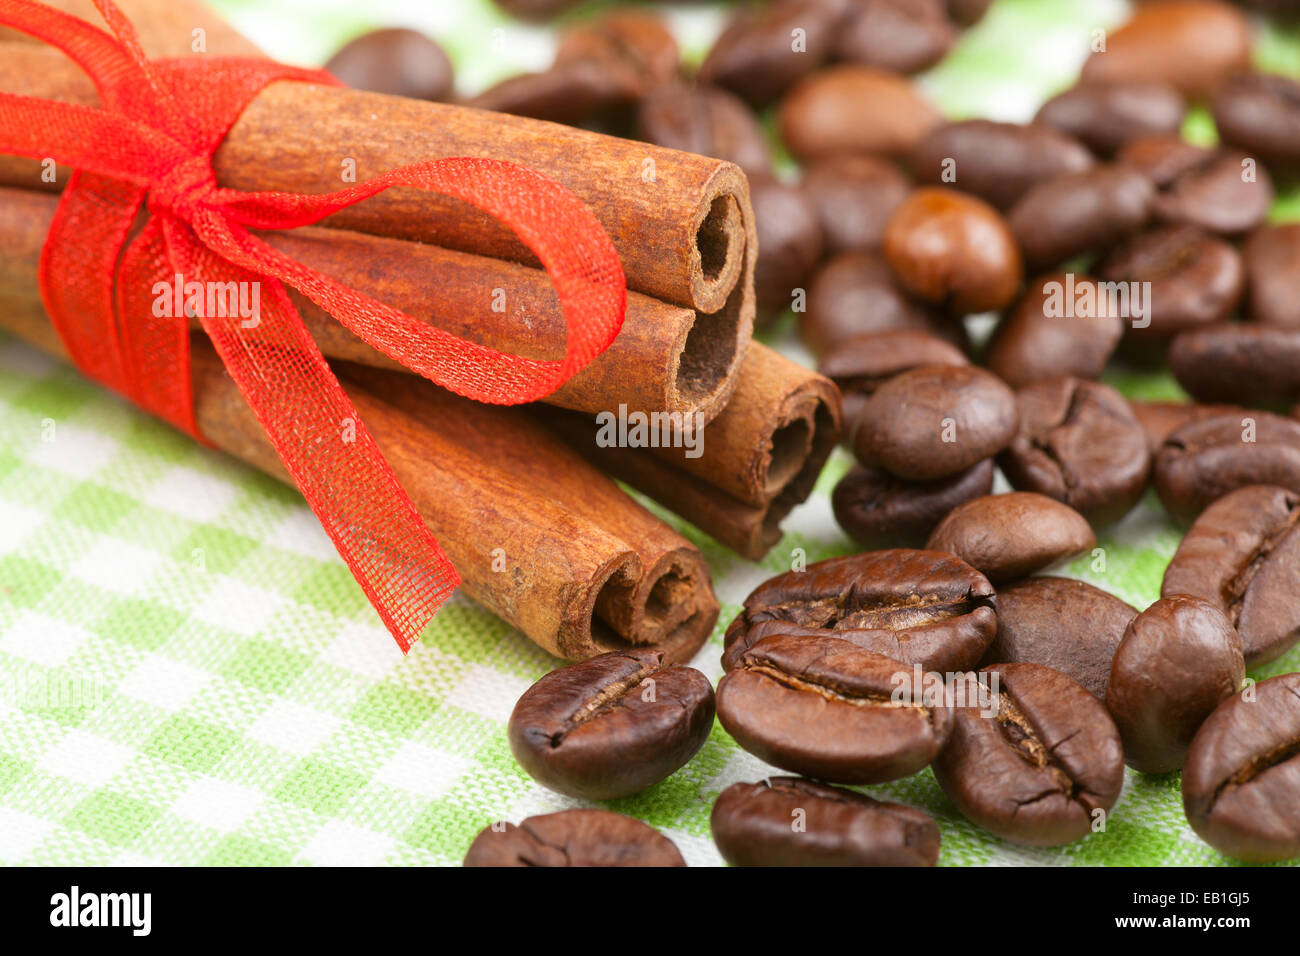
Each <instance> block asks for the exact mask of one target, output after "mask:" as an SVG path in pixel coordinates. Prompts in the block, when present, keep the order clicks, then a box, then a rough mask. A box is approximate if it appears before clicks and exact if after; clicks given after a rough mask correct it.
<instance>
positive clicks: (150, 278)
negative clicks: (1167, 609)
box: [0, 0, 627, 651]
mask: <svg viewBox="0 0 1300 956" xmlns="http://www.w3.org/2000/svg"><path fill="white" fill-rule="evenodd" d="M95 6H96V7H97V8H98V9H99V11H100V13H101V14H102V15H103V17H104V20H105V22H106V23H107V24H108V25H109V28H110V29H111V30H112V35H110V34H108V33H106V32H104V31H103V30H101V29H99V28H97V27H95V26H92V25H91V24H89V23H86V22H85V21H83V20H79V19H77V18H76V17H72V16H69V15H67V14H64V13H61V12H59V11H57V10H54V9H52V8H49V7H46V6H44V5H43V4H40V3H35V2H31V0H0V23H2V24H4V25H6V26H11V27H14V28H16V29H18V30H21V31H22V32H24V33H27V34H30V35H32V36H34V37H37V38H38V39H41V40H44V41H46V42H47V43H50V44H52V45H54V46H56V47H58V48H60V49H61V50H63V51H64V52H65V53H67V54H68V55H69V56H70V57H71V58H72V59H73V60H75V61H76V62H77V64H78V65H79V66H80V67H81V68H82V69H83V70H85V71H86V73H88V74H89V75H90V77H91V78H92V79H93V80H94V81H95V85H96V87H97V89H98V91H99V97H100V100H101V102H102V104H103V108H102V109H90V108H87V107H84V106H77V105H73V104H68V103H58V102H53V101H48V100H40V99H35V98H32V97H25V96H16V95H13V94H7V93H5V94H0V152H4V153H11V154H16V155H22V156H28V157H32V158H37V159H40V158H51V159H54V160H56V161H57V162H60V163H63V164H65V165H67V166H71V167H73V168H74V169H76V170H77V172H75V173H74V174H73V176H72V179H71V180H70V182H69V183H68V187H67V189H65V190H64V192H63V198H62V200H61V201H60V203H59V207H58V211H57V213H56V215H55V218H54V222H53V223H52V225H51V227H50V232H49V235H48V237H47V238H46V242H45V247H44V249H43V252H42V257H41V295H42V298H43V299H44V302H45V307H46V310H47V311H48V312H49V315H50V319H51V320H52V322H53V324H54V327H55V328H56V329H57V330H58V332H59V335H60V337H61V338H62V340H63V342H64V344H65V345H66V346H67V349H68V353H69V354H70V355H71V357H72V359H73V361H74V362H75V363H76V364H77V366H78V367H79V368H80V369H81V370H82V371H83V372H85V374H87V375H88V376H90V377H92V378H94V379H96V380H98V381H99V382H102V383H103V384H105V385H107V386H109V387H110V388H113V389H115V390H117V391H118V392H120V393H121V394H123V395H125V396H127V397H128V398H130V399H131V400H132V401H134V402H136V403H137V404H139V405H141V406H142V407H144V408H145V409H147V410H149V411H151V412H153V413H154V414H156V415H158V416H159V417H161V418H163V419H166V420H167V421H168V422H170V423H172V424H173V425H175V426H176V427H178V428H181V429H183V430H185V431H187V432H189V433H190V434H192V435H194V436H195V437H201V436H199V435H198V431H197V427H196V425H195V422H194V408H193V396H192V395H191V389H190V375H189V331H188V325H187V322H186V320H185V317H183V316H180V317H175V318H172V317H166V318H160V317H157V316H155V315H154V308H153V305H154V301H155V292H154V289H155V285H156V284H157V283H160V282H161V283H164V284H165V285H166V286H167V287H171V285H172V284H173V281H174V277H176V276H184V277H185V279H186V281H187V282H188V281H197V282H202V283H205V284H206V283H209V282H219V283H229V282H237V283H241V282H243V283H260V290H259V291H260V299H261V309H260V315H259V316H258V317H257V321H256V322H253V321H251V320H249V321H245V320H244V319H243V318H241V317H240V316H232V317H214V316H210V315H206V314H203V315H201V316H200V319H201V321H202V325H203V328H204V330H205V331H206V332H207V334H208V336H209V337H210V338H211V340H212V344H213V345H214V346H215V348H216V351H217V354H218V355H219V356H220V357H221V360H222V362H224V363H225V366H226V369H227V370H228V371H229V373H230V376H231V378H233V379H234V381H235V383H236V384H237V385H238V386H239V390H240V392H241V393H243V396H244V398H245V399H246V400H247V402H248V404H249V406H250V407H251V408H252V409H253V411H254V413H256V415H257V418H258V420H259V421H260V422H261V424H262V426H263V427H264V428H265V429H266V432H267V435H268V436H269V437H270V439H271V442H272V443H273V444H274V446H275V449H276V451H277V452H278V453H279V455H280V458H281V460H282V461H283V462H284V464H285V466H286V467H287V469H288V471H289V474H290V475H291V476H292V477H293V480H294V481H295V483H296V484H297V485H298V487H299V489H300V490H301V491H302V493H303V496H304V497H305V498H306V499H307V503H308V504H309V505H310V506H311V508H312V510H313V511H314V512H315V513H316V516H317V517H318V518H319V519H320V521H321V524H322V525H323V526H324V527H325V530H326V531H327V532H328V533H329V535H330V537H331V538H332V539H333V541H334V544H335V546H336V547H337V548H338V550H339V553H340V554H341V555H342V556H343V559H344V560H345V561H346V562H347V564H348V567H349V568H350V569H351V570H352V573H353V574H354V575H355V576H356V579H357V581H358V582H359V583H360V584H361V587H362V588H363V589H364V590H365V592H366V595H367V596H368V597H369V598H370V601H371V603H372V604H373V605H374V606H375V609H376V610H377V611H378V612H379V616H380V617H381V618H383V620H384V623H385V624H386V625H387V626H388V628H389V630H390V631H392V633H393V636H394V637H395V638H396V639H397V642H398V644H399V645H401V647H402V650H403V651H406V650H409V648H410V646H411V643H412V642H413V641H414V640H415V638H416V637H417V636H418V635H419V633H420V631H421V629H422V628H423V627H424V625H425V624H427V623H428V621H429V619H430V618H431V617H432V616H433V615H434V613H435V612H436V611H437V610H438V608H439V606H440V605H441V604H442V602H443V601H444V600H446V598H447V597H448V596H450V594H451V592H452V591H453V590H454V589H455V588H456V586H457V585H458V584H459V583H460V578H459V576H458V575H457V574H456V571H455V569H454V568H453V567H452V566H451V563H450V562H449V561H448V560H447V558H446V556H445V555H444V554H443V552H442V549H441V548H439V547H438V543H437V542H436V541H435V540H434V538H433V535H432V534H431V533H430V531H429V529H428V528H427V527H426V526H425V524H424V522H423V520H422V519H421V518H420V516H419V514H418V513H417V512H416V510H415V506H414V505H413V504H412V503H411V500H410V499H409V498H408V497H407V495H406V493H405V492H404V491H403V490H402V488H401V487H400V486H399V485H398V483H397V480H396V478H395V477H394V475H393V473H392V470H391V469H390V468H389V467H388V464H387V462H385V461H384V459H383V456H382V455H381V454H380V453H379V450H378V448H376V447H375V444H374V441H373V439H372V438H371V436H370V434H369V433H368V432H367V431H366V429H365V427H364V425H363V424H362V423H361V421H360V419H359V417H358V416H357V413H356V411H355V410H354V409H353V407H352V403H351V402H350V401H349V400H348V398H347V396H346V395H345V394H344V392H343V390H342V388H340V387H339V383H338V381H337V379H335V377H334V375H333V373H332V372H331V371H330V368H329V366H328V365H327V364H326V362H325V360H324V358H322V356H321V354H320V351H319V350H318V349H317V348H316V345H315V343H314V342H313V341H312V339H311V337H310V336H309V335H308V333H307V331H306V329H305V327H304V326H303V322H302V318H301V317H300V316H299V315H298V313H297V311H296V310H295V309H294V307H293V304H292V303H291V301H290V300H289V297H288V294H287V293H286V291H285V288H284V285H283V284H282V283H287V284H288V285H290V286H292V287H293V288H295V289H297V290H298V291H299V292H301V293H303V294H304V295H306V296H307V297H308V298H309V299H311V300H312V301H313V302H315V303H317V304H318V305H320V306H322V307H323V308H325V309H326V310H328V311H329V312H330V313H331V314H332V315H333V316H334V317H335V318H336V319H338V321H339V322H341V323H342V324H343V325H344V326H346V327H347V328H348V329H350V330H351V331H353V332H354V333H356V334H357V335H359V336H360V337H361V338H363V339H365V341H366V342H368V343H370V344H371V345H372V346H374V347H375V348H377V349H379V350H381V351H382V352H384V353H386V354H387V355H389V356H391V357H392V358H394V359H396V360H398V361H400V362H401V363H402V364H404V365H406V366H407V367H408V368H410V369H412V370H413V371H415V372H418V373H419V374H421V375H423V376H425V377H426V378H429V379H431V380H433V381H434V382H437V383H438V384H439V385H442V386H444V387H446V388H448V389H451V390H452V391H454V392H457V393H459V394H461V395H464V396H466V397H468V398H472V399H475V400H477V401H481V402H492V403H497V404H517V403H521V402H527V401H532V400H534V399H537V398H541V397H543V396H545V395H547V394H549V393H550V392H552V391H554V390H555V389H556V388H558V387H559V386H560V385H562V384H563V383H564V382H565V381H566V380H568V379H569V378H570V377H571V376H572V375H573V374H574V373H575V372H577V371H578V370H579V369H581V368H582V367H583V366H584V365H586V364H587V363H588V362H590V361H591V359H593V358H594V357H595V356H596V355H598V354H600V353H601V352H603V351H604V350H605V349H606V348H607V347H608V346H609V344H610V342H612V341H613V340H614V337H615V336H616V335H617V334H618V331H619V329H620V328H621V326H622V323H623V313H624V307H625V305H626V298H627V293H626V285H625V280H624V277H623V270H622V266H621V265H620V263H619V260H618V254H617V252H616V251H615V250H614V247H613V245H612V244H611V243H610V241H609V238H608V237H607V236H606V235H605V232H604V230H603V229H602V228H601V226H600V224H599V222H598V221H597V220H596V219H595V217H594V216H593V215H592V213H591V212H590V210H588V209H587V207H586V206H584V205H583V204H582V202H581V201H580V200H579V199H578V198H577V197H576V196H574V195H573V194H572V193H570V192H569V191H568V190H566V189H565V188H564V187H562V186H560V185H559V184H558V183H555V182H553V181H551V180H549V179H546V178H545V177H543V176H540V175H539V174H537V173H534V172H532V171H531V170H528V169H526V168H524V167H522V166H518V165H515V164H513V163H505V162H499V161H495V160H490V159H443V160H437V161H433V162H425V163H415V164H412V165H409V166H402V167H400V168H398V169H394V170H392V171H390V172H388V173H385V174H384V175H382V176H379V177H378V178H376V179H372V180H370V181H368V182H365V183H359V184H357V185H355V186H352V187H350V188H348V189H343V190H340V191H339V192H335V193H327V194H322V195H298V194H294V193H276V192H258V193H247V192H239V191H237V190H231V189H223V188H221V187H220V186H218V185H217V182H216V178H215V176H214V174H213V170H212V156H213V154H214V153H215V152H216V149H217V147H218V146H219V145H220V143H221V141H222V139H223V138H224V137H225V135H226V132H227V131H228V130H229V129H230V127H231V126H233V125H234V123H235V120H236V119H237V118H238V117H239V115H240V113H242V112H243V109H244V107H245V106H246V105H247V104H248V102H249V101H250V100H252V98H253V97H254V96H255V95H256V94H257V93H258V92H259V91H260V90H261V89H262V88H263V87H264V86H266V85H267V84H269V83H271V82H274V81H276V80H298V81H302V82H309V83H326V84H331V85H337V81H335V80H334V79H333V78H332V77H330V76H329V75H328V74H326V73H324V72H322V71H316V70H301V69H296V68H293V67H288V66H284V65H282V64H278V63H274V62H271V61H266V60H255V59H236V58H210V59H209V58H204V59H198V58H195V59H190V60H162V61H150V60H148V59H146V57H145V56H144V53H143V51H142V50H141V48H140V43H139V40H138V38H137V36H136V33H135V31H134V29H133V28H132V27H131V24H130V23H129V22H128V21H127V20H126V18H125V16H124V15H123V14H122V12H121V11H120V10H119V9H118V8H117V7H116V6H115V5H114V4H113V3H112V2H110V0H95ZM390 186H414V187H418V188H421V189H428V190H432V191H434V192H438V193H443V194H445V195H448V196H454V197H456V198H459V199H462V200H464V201H466V202H469V203H471V204H473V205H474V206H477V207H478V208H480V209H482V210H484V211H485V212H487V213H489V214H491V215H493V216H495V217H496V218H497V219H499V220H501V221H502V222H504V223H505V224H506V225H507V226H509V227H510V228H511V229H513V230H514V231H515V232H516V233H517V234H518V235H519V237H520V239H522V240H523V242H524V243H525V244H526V245H527V246H528V247H529V248H530V249H531V250H532V251H533V252H534V253H535V254H536V256H537V258H538V259H539V260H540V261H541V263H542V265H543V266H544V267H545V268H546V270H547V272H548V273H550V276H551V279H552V281H553V282H554V284H555V289H556V294H557V296H558V298H559V302H560V305H561V308H562V310H563V313H564V316H565V318H566V321H567V322H568V337H567V341H566V345H565V354H564V358H563V359H560V360H535V359H528V358H523V357H521V356H516V355H510V354H506V353H502V352H499V351H497V350H495V349H491V348H486V347H484V346H482V345H478V344H476V343H473V342H469V341H466V340H464V339H460V338H457V337H456V336H453V335H450V334H448V333H446V332H443V331H441V330H439V329H436V328H432V327H430V326H428V325H426V324H424V323H421V322H418V321H417V320H415V319H413V318H411V317H410V316H408V315H406V314H405V313H402V312H400V311H398V310H396V309H393V308H390V307H389V306H387V305H384V304H383V303H381V302H378V301H376V300H374V299H372V298H370V297H369V296H366V295H363V294H361V293H359V292H357V291H356V290H354V289H350V288H347V287H345V286H343V285H341V284H339V283H338V282H335V281H334V280H332V279H330V278H329V277H328V276H325V275H322V274H320V273H318V272H316V271H314V270H312V269H308V268H306V267H305V266H303V265H301V264H300V263H298V262H296V261H294V260H293V259H290V258H289V257H287V256H285V255H283V254H282V253H280V252H278V251H277V250H275V249H273V248H272V247H271V246H269V245H267V244H266V243H265V242H263V241H262V240H261V239H259V238H257V237H256V236H254V235H253V234H252V233H250V232H249V230H250V229H291V228H294V227H296V226H303V225H309V224H311V223H314V222H317V221H319V220H320V219H322V218H324V217H325V216H327V215H329V214H330V213H333V212H336V211H337V210H339V209H342V208H344V207H345V206H350V205H352V204H353V203H356V202H359V201H361V200H363V199H365V198H367V197H369V196H373V195H375V194H376V193H379V192H382V191H383V190H385V189H387V188H389V187H390ZM142 205H144V206H146V207H147V209H148V212H149V214H150V215H149V218H148V221H147V223H146V224H145V226H144V228H143V230H142V231H141V232H140V233H139V234H138V235H136V236H135V237H134V238H133V239H130V240H129V241H128V235H129V233H130V231H131V226H132V223H133V221H134V220H135V218H136V215H137V213H138V212H139V211H140V209H141V206H142ZM115 276H116V282H115V281H114V279H115ZM236 288H237V287H236ZM246 288H247V287H246ZM205 312H206V310H205ZM349 429H355V433H354V434H355V439H354V440H352V441H344V440H343V437H342V436H343V435H344V434H345V433H346V432H347V431H348V430H349Z"/></svg>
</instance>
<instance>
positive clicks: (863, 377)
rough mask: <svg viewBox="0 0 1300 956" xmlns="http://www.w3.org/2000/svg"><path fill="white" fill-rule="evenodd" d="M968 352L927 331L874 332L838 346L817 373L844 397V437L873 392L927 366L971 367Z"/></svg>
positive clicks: (847, 434)
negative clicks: (896, 377) (890, 381)
mask: <svg viewBox="0 0 1300 956" xmlns="http://www.w3.org/2000/svg"><path fill="white" fill-rule="evenodd" d="M969 364H970V361H969V360H968V359H967V358H966V353H964V352H963V351H962V350H961V349H959V348H957V347H956V346H955V345H952V344H951V343H948V342H945V341H944V340H943V339H940V338H936V337H935V336H933V335H931V334H930V333H928V332H915V331H912V330H911V329H894V330H891V331H886V332H872V333H869V334H867V335H860V336H858V337H857V338H855V339H849V340H848V341H846V342H843V343H841V344H839V345H837V346H836V347H835V349H834V351H832V352H830V353H828V354H827V355H826V356H825V357H823V358H822V360H821V362H820V363H819V364H818V366H817V371H819V372H821V374H823V375H825V376H826V377H827V378H829V379H830V380H831V381H832V382H834V383H835V384H836V386H838V388H839V390H840V394H841V395H843V396H844V421H845V423H846V428H845V437H846V438H847V440H848V441H849V442H852V432H853V429H854V427H855V426H856V424H857V421H858V418H859V416H860V415H861V413H862V409H863V406H865V405H866V403H867V399H869V398H870V397H871V395H872V393H873V392H875V390H876V389H877V388H879V387H880V386H881V385H883V384H884V383H885V382H887V381H889V380H890V379H891V378H893V377H894V376H895V375H900V374H902V373H903V372H906V371H909V370H911V369H914V368H920V367H922V366H925V365H969Z"/></svg>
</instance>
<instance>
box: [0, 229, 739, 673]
mask: <svg viewBox="0 0 1300 956" xmlns="http://www.w3.org/2000/svg"><path fill="white" fill-rule="evenodd" d="M2 251H3V250H2V249H0V252H2ZM0 328H2V329H4V330H6V331H10V332H13V333H15V334H16V335H18V336H19V337H20V338H23V339H25V340H26V341H28V342H29V343H31V344H32V345H35V346H36V347H37V348H39V349H41V350H43V351H45V352H47V353H49V354H51V355H54V356H57V357H59V358H64V359H66V352H65V351H64V349H63V347H62V343H61V342H60V341H59V339H58V336H57V334H56V333H55V332H54V329H53V327H52V326H51V325H50V324H49V320H48V317H47V316H46V315H45V313H44V311H43V309H41V308H40V306H39V303H37V304H36V305H35V306H33V304H32V302H31V301H30V300H22V299H19V300H10V299H6V298H4V296H3V294H0ZM191 378H192V382H193V388H194V403H195V417H196V421H197V423H198V427H199V431H200V433H201V434H202V435H203V436H204V437H205V438H207V439H208V440H209V441H210V442H212V443H213V444H214V445H215V446H216V447H217V448H220V449H222V450H223V451H226V452H228V453H230V454H232V455H234V456H235V457H237V458H240V459H242V460H243V461H245V462H247V463H248V464H250V465H252V466H253V467H255V468H258V469H260V470H262V471H265V472H266V473H267V474H270V475H272V476H273V477H276V478H279V479H281V480H286V481H287V480H288V475H287V474H286V473H285V471H284V468H283V466H282V465H281V463H280V460H279V458H278V457H277V456H276V454H275V451H274V449H273V448H272V447H271V444H270V442H269V440H268V439H267V438H266V435H265V434H264V433H263V431H262V429H261V426H260V425H259V424H258V422H257V420H256V418H255V417H254V416H253V413H252V411H251V410H250V409H249V408H248V406H247V405H246V404H245V402H244V399H243V397H242V396H241V395H240V394H239V391H238V389H237V388H236V387H235V385H234V383H233V381H231V379H230V377H229V376H228V375H226V374H225V370H224V369H223V368H222V366H221V363H220V361H219V360H218V359H217V357H216V354H215V353H214V352H213V351H212V347H211V345H209V344H208V342H207V340H206V338H205V337H204V336H202V335H201V334H200V335H196V336H194V343H193V349H192V367H191ZM341 379H342V380H343V382H344V386H345V390H346V391H347V393H348V396H349V397H350V398H351V399H352V401H353V404H354V405H355V406H356V408H357V411H358V413H359V414H360V416H361V419H362V421H364V422H365V424H366V427H367V428H368V429H369V430H370V432H371V434H372V435H373V436H374V439H375V442H376V444H377V445H378V447H379V449H380V451H381V452H382V453H383V455H384V457H385V458H386V459H387V461H388V463H389V465H390V466H391V467H392V469H393V472H394V473H395V475H396V476H397V479H398V481H399V482H400V483H401V484H402V486H403V487H404V488H405V489H406V491H407V493H408V494H409V495H410V496H411V500H412V501H413V502H414V503H415V507H416V509H417V510H418V511H419V512H420V515H421V516H422V517H423V518H424V520H425V523H426V524H428V526H429V528H430V529H431V530H432V531H433V533H434V534H435V535H436V536H437V538H438V541H439V543H440V544H441V545H442V547H443V550H444V551H445V552H446V554H447V556H448V558H449V559H450V560H451V562H452V563H453V564H454V565H455V567H456V570H457V571H458V572H459V573H460V575H461V578H462V579H463V584H462V587H463V588H464V591H465V593H466V594H468V595H469V596H470V597H472V598H473V599H474V600H476V601H478V602H479V603H480V604H482V605H483V606H484V607H486V608H487V609H488V610H490V611H492V612H493V613H494V614H496V615H498V616H500V617H501V618H503V619H504V620H506V621H507V622H508V623H510V624H511V625H513V626H514V627H516V628H518V629H519V630H521V631H522V632H523V633H524V634H526V635H527V636H528V637H529V638H531V639H532V640H533V641H535V642H536V643H537V644H538V645H540V646H541V647H543V648H545V649H546V650H547V651H550V652H551V653H552V654H555V655H557V656H559V657H564V658H567V659H570V660H582V659H585V658H587V657H592V656H594V655H596V654H601V653H605V652H606V651H610V650H616V649H619V648H622V647H627V646H628V645H633V644H635V645H646V646H654V647H659V648H661V649H662V650H663V651H664V653H665V654H666V655H667V656H668V657H669V658H670V659H672V660H675V661H685V660H689V659H690V658H691V657H692V656H693V655H694V653H695V652H696V651H697V650H698V649H699V648H700V646H701V645H702V644H703V643H704V641H705V640H706V639H707V638H708V636H709V634H710V632H711V631H712V629H713V625H714V623H715V622H716V620H717V616H718V610H719V608H718V602H717V599H716V598H715V597H714V594H713V589H712V582H711V579H710V576H709V569H708V566H707V564H706V563H705V562H704V559H703V557H702V556H701V555H700V553H699V550H698V549H696V548H695V547H694V546H693V545H691V544H690V542H688V541H687V540H686V539H685V538H683V537H681V536H680V535H679V534H677V533H676V532H675V531H673V530H672V529H671V528H669V527H668V526H667V525H665V524H664V523H663V522H661V521H659V520H658V519H657V518H655V517H654V516H653V515H652V514H650V513H649V512H648V511H646V510H645V509H644V508H642V507H641V506H640V505H638V504H637V503H636V502H635V501H633V500H632V499H631V498H629V497H628V496H627V495H625V494H624V493H623V492H622V491H620V490H619V488H618V486H617V485H615V484H614V483H613V482H612V481H611V480H610V479H609V478H607V477H606V476H605V475H603V474H601V473H600V472H599V471H597V470H596V469H595V468H593V467H592V466H591V465H590V464H588V463H587V462H585V461H584V460H583V459H582V458H581V456H579V455H578V454H576V453H575V452H573V451H571V450H570V449H568V448H565V447H564V446H563V445H562V444H561V443H560V442H558V441H557V440H555V439H554V438H553V437H552V436H549V435H547V434H546V433H545V432H544V431H543V430H541V429H539V428H537V427H535V426H534V425H533V424H532V423H531V422H529V420H528V418H527V417H526V415H525V413H523V412H521V411H520V410H518V409H507V408H501V407H497V406H489V405H482V404H479V403H477V402H472V401H469V400H467V399H462V398H459V397H457V396H455V395H452V394H451V393H449V392H446V391H444V390H443V389H440V388H438V387H437V386H434V385H432V384H430V383H429V382H426V381H424V380H423V379H419V378H416V377H414V376H411V375H405V374H398V373H393V372H384V371H381V370H377V369H367V368H365V367H363V366H349V367H347V368H346V369H345V370H344V375H343V376H341Z"/></svg>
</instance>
